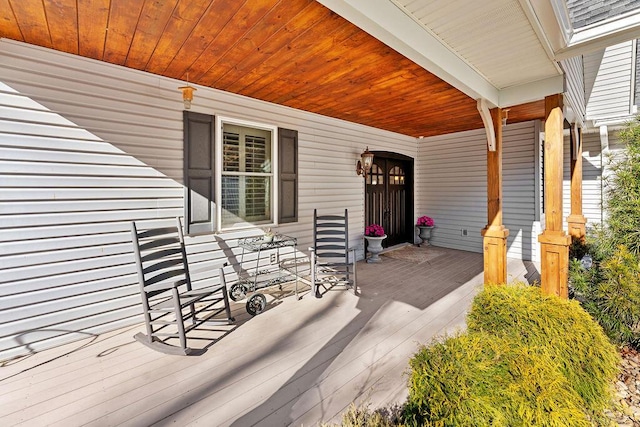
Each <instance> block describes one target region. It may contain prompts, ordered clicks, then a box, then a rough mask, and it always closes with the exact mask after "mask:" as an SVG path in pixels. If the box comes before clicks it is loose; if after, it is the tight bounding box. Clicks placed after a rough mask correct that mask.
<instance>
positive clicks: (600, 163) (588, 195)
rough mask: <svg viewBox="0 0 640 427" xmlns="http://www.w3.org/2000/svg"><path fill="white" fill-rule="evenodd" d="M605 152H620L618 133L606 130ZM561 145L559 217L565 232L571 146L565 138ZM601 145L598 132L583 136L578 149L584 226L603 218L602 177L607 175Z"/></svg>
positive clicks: (569, 208)
mask: <svg viewBox="0 0 640 427" xmlns="http://www.w3.org/2000/svg"><path fill="white" fill-rule="evenodd" d="M608 139H609V153H620V152H621V150H622V149H623V145H622V144H621V142H620V137H619V132H618V131H616V130H612V131H609V135H608ZM564 142H565V144H564V185H563V197H564V203H563V206H562V208H563V214H564V226H565V230H567V231H568V225H567V217H568V216H569V215H570V213H571V151H570V150H571V147H570V145H569V138H568V137H565V141H564ZM601 147H602V142H601V140H600V133H599V130H598V129H595V130H592V131H590V132H588V133H587V132H585V133H583V148H582V214H583V215H584V217H585V218H586V219H587V227H591V226H593V225H595V224H600V223H601V222H602V221H603V220H604V218H605V217H606V214H605V211H604V208H603V200H604V191H605V190H604V188H603V181H602V178H603V175H605V176H606V174H607V164H608V162H609V160H608V155H607V153H606V152H603V151H602V148H601Z"/></svg>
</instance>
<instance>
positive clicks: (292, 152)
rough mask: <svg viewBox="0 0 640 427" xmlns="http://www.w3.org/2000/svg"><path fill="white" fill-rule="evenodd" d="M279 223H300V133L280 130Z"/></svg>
mask: <svg viewBox="0 0 640 427" xmlns="http://www.w3.org/2000/svg"><path fill="white" fill-rule="evenodd" d="M278 168H279V171H280V172H279V175H280V176H279V180H278V181H279V183H280V184H279V185H280V188H279V193H280V194H279V198H280V200H279V202H278V203H279V206H278V223H280V224H285V223H288V222H297V221H298V131H296V130H291V129H280V128H279V129H278Z"/></svg>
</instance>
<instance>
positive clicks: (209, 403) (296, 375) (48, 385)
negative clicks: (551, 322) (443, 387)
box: [0, 247, 539, 426]
mask: <svg viewBox="0 0 640 427" xmlns="http://www.w3.org/2000/svg"><path fill="white" fill-rule="evenodd" d="M420 250H423V251H428V252H430V253H429V256H428V257H423V258H420V259H413V260H411V259H401V258H397V257H391V256H383V258H384V259H383V262H382V263H380V264H367V263H365V262H360V263H359V264H358V282H359V288H360V295H359V296H354V295H353V294H352V293H350V292H346V291H343V290H342V289H335V290H331V291H329V292H328V293H327V294H325V296H324V298H322V299H316V298H314V297H313V295H312V294H310V293H308V294H305V295H304V296H303V298H302V299H301V300H299V301H296V300H295V298H294V297H292V296H288V297H285V298H282V299H270V302H269V308H268V309H267V311H265V312H264V313H263V314H261V315H259V316H256V317H253V318H251V317H250V316H248V315H247V313H246V311H245V310H244V304H239V303H236V304H234V314H235V316H236V319H237V320H238V322H237V324H236V325H234V326H232V327H230V329H229V330H228V331H218V332H216V333H215V335H208V336H206V337H204V338H206V340H203V341H202V342H201V343H202V344H201V345H202V346H206V345H208V346H209V349H208V351H207V352H206V353H205V354H204V355H202V356H199V357H177V356H167V355H163V354H160V353H158V352H154V351H152V350H150V349H148V348H147V347H144V346H142V345H140V344H139V343H137V342H135V341H134V340H133V339H132V336H133V335H134V334H135V333H136V332H138V330H139V329H141V328H142V325H139V326H134V327H128V328H124V329H119V330H117V331H113V332H109V333H105V334H102V335H95V336H87V337H86V338H85V339H83V340H81V341H78V342H75V343H72V344H68V345H65V346H61V347H58V348H55V349H51V350H47V351H43V352H39V353H35V354H32V355H29V356H25V357H23V358H20V359H16V360H14V361H11V362H7V363H6V364H5V365H4V366H3V368H2V370H1V371H0V374H1V377H0V378H1V379H0V402H2V404H1V405H0V419H2V420H3V424H5V425H44V424H47V425H80V424H82V425H100V426H104V425H152V424H156V425H169V424H174V425H190V424H196V423H199V424H202V425H220V426H226V425H234V426H250V425H269V426H279V425H297V426H300V425H306V426H307V425H318V424H319V423H320V422H329V421H336V420H338V418H339V416H340V414H341V413H342V412H343V411H345V409H346V408H347V407H348V405H349V404H350V403H351V402H357V403H359V404H370V405H371V406H372V407H380V406H387V405H391V404H393V403H400V402H402V401H403V400H404V398H405V397H406V393H407V386H406V381H407V377H406V375H405V373H406V372H407V368H408V360H409V358H410V357H411V356H412V355H413V354H414V353H415V352H416V350H417V349H418V347H419V345H421V344H426V343H428V342H429V341H430V340H431V339H432V338H433V337H434V336H438V335H441V334H444V333H452V332H454V331H455V330H456V329H458V328H461V327H464V317H465V313H466V311H467V309H468V308H469V306H470V304H471V301H472V299H473V297H474V295H475V294H476V292H477V291H478V290H479V289H480V288H481V285H482V283H483V255H482V254H481V253H472V252H465V251H459V250H452V249H445V248H438V247H428V248H425V247H423V248H420ZM507 270H508V276H509V280H515V279H520V280H525V281H529V282H531V281H533V280H536V279H538V278H539V275H538V268H537V266H535V265H534V264H532V263H530V262H523V261H520V260H515V259H510V260H509V262H508V265H507ZM227 332H228V333H227ZM216 336H217V337H221V339H219V340H217V341H213V343H212V341H210V340H211V338H215V337H216ZM192 344H193V345H194V346H197V345H199V344H198V343H197V342H196V343H193V342H192Z"/></svg>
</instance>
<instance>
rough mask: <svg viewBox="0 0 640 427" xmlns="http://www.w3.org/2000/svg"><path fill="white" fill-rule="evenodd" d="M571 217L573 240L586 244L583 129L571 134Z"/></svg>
mask: <svg viewBox="0 0 640 427" xmlns="http://www.w3.org/2000/svg"><path fill="white" fill-rule="evenodd" d="M571 136H572V138H571V215H569V218H567V223H568V224H569V235H570V236H571V239H572V240H579V241H581V242H584V238H585V236H586V234H587V230H586V225H585V224H586V223H587V219H586V218H585V217H584V216H583V215H582V129H579V128H577V127H576V128H574V129H573V130H572V134H571Z"/></svg>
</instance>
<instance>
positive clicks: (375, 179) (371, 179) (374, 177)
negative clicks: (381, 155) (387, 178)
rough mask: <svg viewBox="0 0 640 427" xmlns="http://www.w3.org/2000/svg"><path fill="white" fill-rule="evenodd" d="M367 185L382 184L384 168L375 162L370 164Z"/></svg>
mask: <svg viewBox="0 0 640 427" xmlns="http://www.w3.org/2000/svg"><path fill="white" fill-rule="evenodd" d="M367 184H368V185H384V170H383V169H382V168H381V167H380V166H378V165H377V164H375V163H374V164H372V165H371V170H370V171H369V174H368V175H367Z"/></svg>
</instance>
